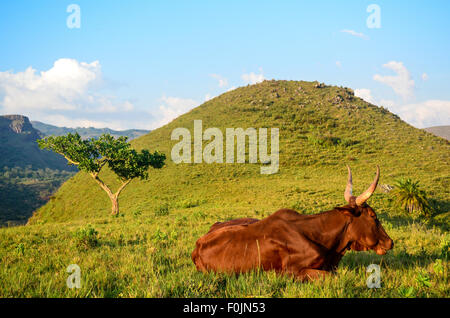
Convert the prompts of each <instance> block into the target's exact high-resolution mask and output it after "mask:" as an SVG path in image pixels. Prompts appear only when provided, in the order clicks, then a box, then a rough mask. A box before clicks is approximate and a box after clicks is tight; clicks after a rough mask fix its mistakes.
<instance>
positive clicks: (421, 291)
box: [0, 81, 450, 297]
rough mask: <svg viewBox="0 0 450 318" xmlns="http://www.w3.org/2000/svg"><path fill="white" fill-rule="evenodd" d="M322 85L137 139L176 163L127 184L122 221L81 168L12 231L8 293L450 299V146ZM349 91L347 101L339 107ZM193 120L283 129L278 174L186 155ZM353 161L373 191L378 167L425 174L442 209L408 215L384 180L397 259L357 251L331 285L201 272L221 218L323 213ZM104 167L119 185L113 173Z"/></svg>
mask: <svg viewBox="0 0 450 318" xmlns="http://www.w3.org/2000/svg"><path fill="white" fill-rule="evenodd" d="M314 85H315V83H308V82H288V81H276V82H272V81H266V82H263V83H261V84H257V85H252V86H248V87H242V88H238V89H236V90H234V91H231V92H228V93H226V94H223V95H221V96H219V97H217V98H214V99H212V100H210V101H208V102H206V103H205V104H203V105H202V106H200V107H198V108H196V109H194V110H192V111H191V112H189V113H187V114H185V115H183V116H181V117H179V118H178V119H176V120H175V121H173V122H172V123H170V124H168V125H166V126H164V127H162V128H160V129H157V130H154V131H152V132H151V133H150V134H148V135H146V136H143V137H141V138H138V139H136V140H133V141H132V144H133V146H134V147H135V148H136V149H138V150H140V149H142V148H148V149H150V150H155V149H159V150H161V151H163V152H165V153H166V154H167V155H168V164H167V166H166V167H164V168H163V169H161V170H152V171H150V178H149V180H146V181H140V180H135V181H133V182H132V183H131V184H130V185H129V186H128V187H127V188H126V189H125V190H124V192H123V194H122V196H121V201H120V208H121V214H120V216H119V217H111V216H109V213H110V211H109V210H110V202H109V199H108V197H107V196H106V194H105V193H103V192H102V190H101V189H99V188H98V186H97V185H96V184H95V182H94V181H93V180H91V178H90V176H88V175H86V174H83V173H79V174H77V175H76V176H75V177H73V178H71V179H70V180H69V181H67V182H66V183H65V184H64V185H63V186H62V187H61V188H60V189H59V191H58V192H57V193H56V194H55V195H54V196H53V198H52V199H51V200H50V201H49V202H48V203H47V204H46V205H45V206H44V207H42V208H41V209H39V210H38V211H37V212H36V213H35V214H34V216H33V218H32V219H31V220H30V221H29V225H27V226H20V227H14V228H3V229H0V263H1V266H0V281H1V282H2V284H1V285H0V296H1V297H449V294H450V292H449V289H450V284H449V281H448V265H449V264H448V248H449V243H448V242H449V241H450V236H449V233H448V230H449V224H450V216H449V215H450V214H449V210H450V209H449V208H450V193H449V189H450V176H449V174H448V171H450V169H449V162H448V158H449V154H450V144H449V142H447V141H445V140H444V139H441V138H438V137H435V136H433V135H431V134H429V133H426V132H424V131H421V130H419V129H415V128H413V127H411V126H409V125H408V124H406V123H404V122H402V121H401V120H400V119H398V117H396V116H395V115H393V114H391V113H389V112H387V111H386V110H384V109H382V108H378V107H376V106H374V105H370V104H368V103H366V102H364V101H362V100H360V99H358V98H356V97H354V96H353V95H352V92H351V90H349V89H345V88H339V87H324V88H315V87H314ZM300 86H301V89H299V87H300ZM336 95H340V96H341V97H342V100H340V99H339V100H340V102H338V103H335V101H336V98H335V97H336ZM277 96H278V97H277ZM194 119H202V120H203V127H204V129H205V128H206V127H218V128H221V129H222V130H223V131H225V128H226V127H233V128H238V127H242V128H244V129H245V128H246V127H255V128H258V127H268V128H271V127H278V128H280V171H279V173H278V174H275V175H261V174H260V173H259V168H260V165H259V164H257V165H255V164H252V165H250V164H210V165H208V164H180V165H174V164H173V163H172V162H171V160H170V149H171V147H172V145H173V144H175V143H176V141H171V140H170V133H171V131H172V130H173V129H174V128H177V127H187V128H189V129H191V131H192V127H193V120H194ZM321 140H322V141H321ZM347 163H348V164H349V165H350V166H351V168H352V171H353V177H354V178H353V182H354V193H356V194H358V193H361V192H362V191H363V190H365V189H366V188H367V186H368V185H369V184H370V182H371V181H372V179H373V174H374V172H375V165H376V164H379V165H380V167H381V180H380V185H382V184H389V185H393V184H394V182H395V180H397V179H398V178H407V177H410V178H413V179H414V180H418V181H420V184H421V186H422V187H423V189H424V190H426V192H427V196H428V199H429V200H430V203H431V205H432V206H433V208H434V209H433V210H434V214H433V215H432V216H431V217H430V219H424V218H421V217H414V216H412V215H408V214H407V213H405V212H404V211H403V210H402V209H401V208H400V207H399V206H398V205H397V204H396V202H395V198H394V197H393V195H392V194H390V193H384V192H382V191H380V190H377V191H376V192H375V194H374V195H373V197H372V198H371V200H370V205H371V206H372V207H373V208H374V209H375V211H376V212H377V213H378V215H379V218H380V219H381V222H382V224H383V225H384V228H385V229H386V231H387V232H388V234H389V235H390V236H391V238H392V239H393V240H394V243H395V247H394V249H393V250H392V251H390V252H388V254H387V255H385V256H379V255H376V254H375V253H374V252H358V253H357V252H350V253H348V254H346V255H345V256H344V258H343V259H342V261H341V263H340V265H339V269H338V271H337V273H336V275H333V276H332V277H329V278H327V279H326V280H325V281H316V282H310V283H300V282H297V281H294V280H292V279H291V278H290V277H286V276H280V275H276V274H275V273H273V272H258V271H255V272H252V273H248V274H243V275H240V276H233V275H223V274H220V275H219V274H213V273H210V274H203V273H199V272H197V271H196V269H195V266H194V264H193V263H192V261H191V258H190V254H191V253H192V251H193V249H194V246H195V241H196V240H197V239H198V238H199V237H200V236H202V235H203V234H205V233H206V232H207V231H208V229H209V227H210V226H211V225H212V224H213V223H215V222H217V221H224V220H229V219H233V218H239V217H256V218H263V217H265V216H268V215H270V214H271V213H273V212H275V211H276V210H278V209H280V208H295V209H296V210H297V211H299V212H300V213H308V214H311V213H318V212H320V211H323V210H327V209H331V208H333V207H334V206H338V205H343V204H344V198H343V193H344V188H345V184H346V177H347V176H346V173H347V172H346V167H345V165H346V164H347ZM103 177H104V179H105V180H106V181H107V182H108V183H110V184H112V185H113V188H114V186H115V187H117V186H118V183H117V181H116V180H115V179H114V177H113V175H112V174H111V173H110V172H108V171H106V172H105V173H104V174H103ZM88 224H90V225H91V226H92V228H93V229H95V231H96V232H98V233H97V234H96V236H95V239H96V244H93V245H88V247H87V248H83V249H80V248H79V239H78V238H77V234H76V233H80V229H81V231H83V230H82V229H86V227H87V225H88ZM74 233H75V234H74ZM19 244H22V245H20V247H18V246H19ZM372 263H374V264H379V265H380V266H381V281H382V285H381V288H380V289H369V288H367V286H366V280H367V278H368V275H369V274H368V273H366V267H367V266H368V265H369V264H372ZM70 264H77V265H79V266H80V268H81V275H82V288H81V289H78V290H72V289H68V288H67V287H66V279H67V277H68V275H69V274H68V273H66V268H67V266H69V265H70Z"/></svg>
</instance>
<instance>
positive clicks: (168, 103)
mask: <svg viewBox="0 0 450 318" xmlns="http://www.w3.org/2000/svg"><path fill="white" fill-rule="evenodd" d="M161 101H162V102H163V104H162V105H160V106H159V111H158V113H151V114H152V115H153V116H154V117H155V118H156V120H155V121H154V122H153V123H152V124H151V128H152V129H155V128H158V127H161V126H164V125H165V124H168V123H170V122H171V121H172V120H174V119H175V118H177V117H178V116H180V115H182V114H184V113H187V112H188V111H190V110H191V109H192V108H194V107H195V106H198V105H199V103H198V102H197V101H195V100H193V99H189V98H179V97H166V96H163V97H161Z"/></svg>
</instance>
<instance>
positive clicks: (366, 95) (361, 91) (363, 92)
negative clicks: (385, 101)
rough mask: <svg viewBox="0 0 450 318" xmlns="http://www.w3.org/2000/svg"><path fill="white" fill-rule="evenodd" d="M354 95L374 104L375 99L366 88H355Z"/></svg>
mask: <svg viewBox="0 0 450 318" xmlns="http://www.w3.org/2000/svg"><path fill="white" fill-rule="evenodd" d="M355 96H356V97H359V98H362V99H364V100H365V101H366V102H369V103H372V104H375V100H374V98H373V96H372V92H371V91H370V89H368V88H357V89H355Z"/></svg>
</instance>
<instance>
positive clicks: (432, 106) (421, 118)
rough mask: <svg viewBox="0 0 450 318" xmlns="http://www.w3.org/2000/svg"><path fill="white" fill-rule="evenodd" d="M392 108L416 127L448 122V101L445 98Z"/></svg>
mask: <svg viewBox="0 0 450 318" xmlns="http://www.w3.org/2000/svg"><path fill="white" fill-rule="evenodd" d="M393 109H394V110H395V113H396V114H398V115H399V116H400V118H402V119H403V120H404V121H406V122H408V123H410V124H411V125H413V126H415V127H418V128H426V127H431V126H440V125H449V124H450V121H449V120H450V101H447V100H435V99H433V100H427V101H424V102H421V103H414V104H407V105H403V106H399V107H393Z"/></svg>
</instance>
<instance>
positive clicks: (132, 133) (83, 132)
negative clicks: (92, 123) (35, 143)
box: [31, 121, 149, 140]
mask: <svg viewBox="0 0 450 318" xmlns="http://www.w3.org/2000/svg"><path fill="white" fill-rule="evenodd" d="M31 124H32V125H33V127H34V128H36V129H37V130H39V131H40V132H42V134H44V136H50V135H52V136H63V135H67V134H68V133H72V134H74V133H76V132H77V133H78V134H79V135H80V136H81V138H83V139H88V138H98V137H100V136H101V135H102V134H110V135H112V136H114V137H115V138H118V137H121V136H127V137H128V138H129V139H130V140H131V139H135V138H137V137H139V136H142V135H145V134H147V133H148V132H149V131H148V130H143V129H128V130H113V129H110V128H94V127H77V128H68V127H58V126H53V125H49V124H45V123H42V122H40V121H32V122H31Z"/></svg>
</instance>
